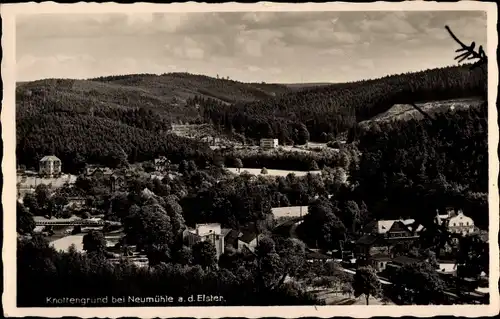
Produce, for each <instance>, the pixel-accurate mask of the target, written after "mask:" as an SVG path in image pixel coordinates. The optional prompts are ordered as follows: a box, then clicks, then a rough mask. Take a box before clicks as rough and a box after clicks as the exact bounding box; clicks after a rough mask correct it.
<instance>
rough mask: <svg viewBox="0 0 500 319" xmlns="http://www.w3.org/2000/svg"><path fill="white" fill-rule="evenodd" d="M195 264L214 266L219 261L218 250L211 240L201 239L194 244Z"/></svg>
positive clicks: (205, 266) (207, 266) (206, 266)
mask: <svg viewBox="0 0 500 319" xmlns="http://www.w3.org/2000/svg"><path fill="white" fill-rule="evenodd" d="M192 253H193V264H195V265H200V266H202V267H203V268H212V267H214V266H215V265H216V263H217V251H216V250H215V246H214V245H213V244H212V243H211V242H209V241H201V242H198V243H196V244H194V245H193V248H192Z"/></svg>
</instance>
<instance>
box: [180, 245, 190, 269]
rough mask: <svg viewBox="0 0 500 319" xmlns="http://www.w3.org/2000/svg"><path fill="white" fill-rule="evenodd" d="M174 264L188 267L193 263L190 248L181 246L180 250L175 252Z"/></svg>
mask: <svg viewBox="0 0 500 319" xmlns="http://www.w3.org/2000/svg"><path fill="white" fill-rule="evenodd" d="M176 262H177V263H179V264H181V265H190V264H191V263H192V262H193V252H192V250H191V248H189V247H187V246H182V247H181V249H179V250H178V251H177V255H176Z"/></svg>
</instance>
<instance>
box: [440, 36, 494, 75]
mask: <svg viewBox="0 0 500 319" xmlns="http://www.w3.org/2000/svg"><path fill="white" fill-rule="evenodd" d="M445 28H446V31H448V33H449V34H450V36H451V37H452V38H453V40H455V42H457V43H458V44H459V45H460V48H459V49H457V50H455V52H457V53H460V54H459V55H457V56H456V57H455V60H458V63H461V62H462V61H464V60H466V59H467V60H477V61H476V62H474V64H472V66H471V69H475V68H477V67H480V66H482V65H485V64H487V63H488V57H487V56H486V53H485V52H484V50H483V46H482V45H480V46H479V48H478V50H477V51H475V50H474V48H475V46H476V43H475V42H474V41H472V43H471V44H470V45H466V44H465V43H463V42H462V41H460V39H459V38H457V36H456V35H455V34H454V33H453V32H452V31H451V29H450V27H448V26H445Z"/></svg>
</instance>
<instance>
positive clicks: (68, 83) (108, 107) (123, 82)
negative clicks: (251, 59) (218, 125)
mask: <svg viewBox="0 0 500 319" xmlns="http://www.w3.org/2000/svg"><path fill="white" fill-rule="evenodd" d="M290 90H291V89H289V88H288V87H286V86H285V85H279V84H258V83H241V82H237V81H232V80H226V79H215V78H211V77H208V76H203V75H194V74H188V73H169V74H163V75H153V74H137V75H123V76H109V77H101V78H95V79H90V80H71V79H46V80H39V81H33V82H24V83H18V85H17V89H16V95H17V96H16V98H17V116H18V117H25V116H29V115H36V114H40V113H43V114H47V113H60V112H65V113H78V114H93V115H94V116H99V117H105V118H116V117H117V115H116V113H121V112H122V111H127V110H131V109H141V110H142V111H150V110H154V111H159V112H160V113H163V114H165V115H168V119H169V120H171V121H175V122H178V121H183V122H186V121H189V122H196V121H200V116H199V110H198V108H197V107H196V105H194V104H193V103H190V101H191V100H192V99H193V98H194V97H196V98H203V99H208V98H210V99H212V100H214V101H218V102H221V103H224V104H226V103H234V102H237V101H246V102H248V101H255V100H259V99H263V98H268V97H273V96H276V95H280V94H282V93H285V92H288V91H290ZM186 105H189V107H186Z"/></svg>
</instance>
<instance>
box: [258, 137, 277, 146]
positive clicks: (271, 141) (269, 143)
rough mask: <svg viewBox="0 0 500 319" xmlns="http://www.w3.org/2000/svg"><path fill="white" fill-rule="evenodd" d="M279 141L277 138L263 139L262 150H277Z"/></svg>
mask: <svg viewBox="0 0 500 319" xmlns="http://www.w3.org/2000/svg"><path fill="white" fill-rule="evenodd" d="M278 144H279V143H278V139H277V138H262V139H261V140H260V147H261V148H276V147H278Z"/></svg>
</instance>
